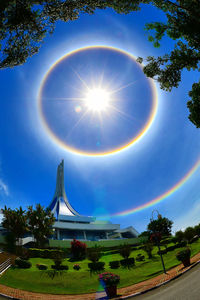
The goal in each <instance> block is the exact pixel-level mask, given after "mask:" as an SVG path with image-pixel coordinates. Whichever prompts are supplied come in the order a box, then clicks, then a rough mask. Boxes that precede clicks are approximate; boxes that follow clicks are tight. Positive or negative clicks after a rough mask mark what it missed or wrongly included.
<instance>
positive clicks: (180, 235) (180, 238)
mask: <svg viewBox="0 0 200 300" xmlns="http://www.w3.org/2000/svg"><path fill="white" fill-rule="evenodd" d="M175 238H176V239H177V242H178V243H180V242H182V241H183V240H184V233H183V231H182V230H179V231H177V232H176V233H175Z"/></svg>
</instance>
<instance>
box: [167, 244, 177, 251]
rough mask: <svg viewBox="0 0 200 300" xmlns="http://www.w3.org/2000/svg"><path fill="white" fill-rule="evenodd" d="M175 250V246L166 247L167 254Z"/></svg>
mask: <svg viewBox="0 0 200 300" xmlns="http://www.w3.org/2000/svg"><path fill="white" fill-rule="evenodd" d="M176 248H177V245H173V246H169V247H167V249H166V250H167V252H168V251H173V250H175V249H176Z"/></svg>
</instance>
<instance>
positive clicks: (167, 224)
mask: <svg viewBox="0 0 200 300" xmlns="http://www.w3.org/2000/svg"><path fill="white" fill-rule="evenodd" d="M172 224H173V222H172V221H171V220H169V219H168V218H162V217H161V216H160V217H159V218H158V219H156V220H151V221H150V223H149V224H148V226H147V228H148V230H149V231H150V232H151V233H155V232H159V233H161V235H162V236H169V235H171V231H172Z"/></svg>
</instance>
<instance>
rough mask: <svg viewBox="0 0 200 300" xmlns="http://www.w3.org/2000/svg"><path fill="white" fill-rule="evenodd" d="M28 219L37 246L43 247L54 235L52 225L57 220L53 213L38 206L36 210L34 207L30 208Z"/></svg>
mask: <svg viewBox="0 0 200 300" xmlns="http://www.w3.org/2000/svg"><path fill="white" fill-rule="evenodd" d="M27 217H28V226H29V230H30V231H31V233H32V234H33V236H34V238H35V240H36V244H37V246H38V247H43V246H44V244H45V242H46V240H47V238H48V236H50V235H52V234H53V228H52V225H53V224H54V222H55V218H54V216H53V214H52V212H51V211H50V210H49V209H44V207H42V206H41V205H40V204H37V205H36V208H35V210H34V209H33V207H32V206H29V207H28V212H27Z"/></svg>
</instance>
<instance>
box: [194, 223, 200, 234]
mask: <svg viewBox="0 0 200 300" xmlns="http://www.w3.org/2000/svg"><path fill="white" fill-rule="evenodd" d="M194 231H195V234H196V235H198V236H200V223H199V224H198V225H196V226H194Z"/></svg>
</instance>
